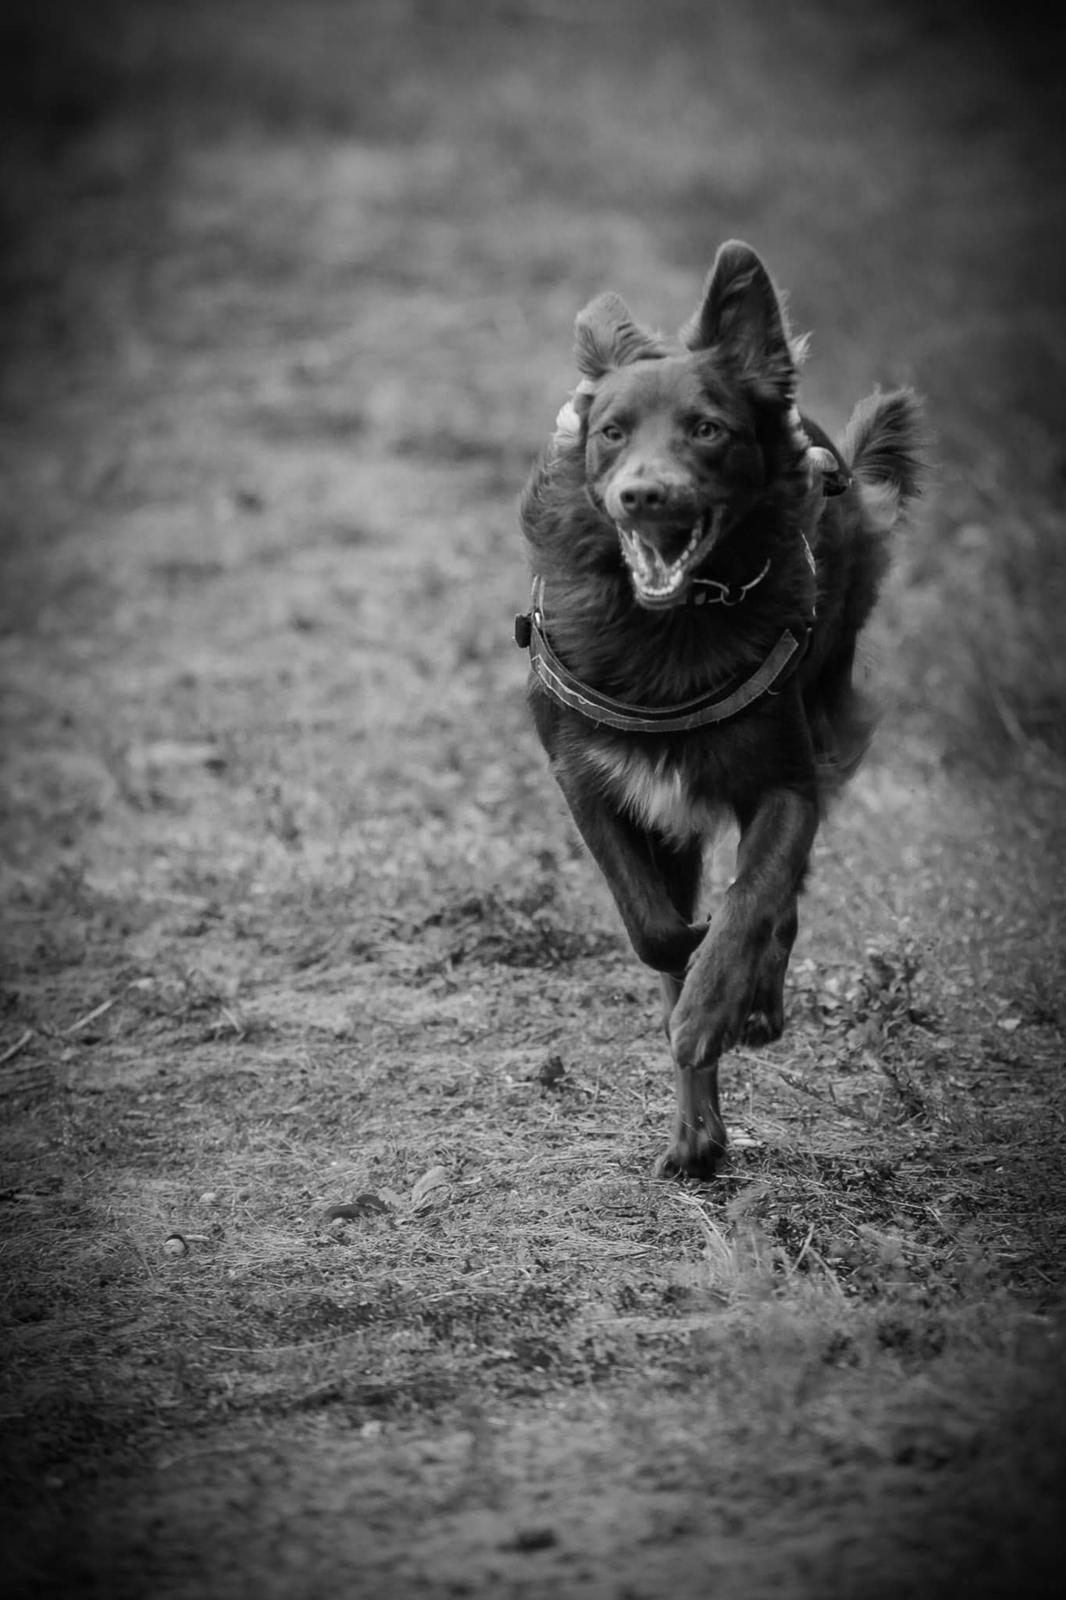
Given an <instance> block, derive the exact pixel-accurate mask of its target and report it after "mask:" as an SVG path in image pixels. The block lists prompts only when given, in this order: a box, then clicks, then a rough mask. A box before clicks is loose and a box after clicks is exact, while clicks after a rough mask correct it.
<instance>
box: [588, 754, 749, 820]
mask: <svg viewBox="0 0 1066 1600" xmlns="http://www.w3.org/2000/svg"><path fill="white" fill-rule="evenodd" d="M586 756H587V759H588V760H589V761H590V762H591V764H592V765H593V766H594V767H595V769H596V771H597V773H598V774H599V775H600V777H601V778H602V779H603V781H604V784H605V787H606V789H607V792H608V793H609V794H610V796H611V798H612V799H613V800H614V801H615V803H616V804H617V805H620V806H621V807H622V809H623V810H625V811H627V812H628V813H629V815H630V816H631V817H632V818H633V819H634V821H636V822H639V823H640V824H641V825H642V826H643V827H645V828H654V829H655V830H656V831H657V832H659V833H661V834H664V835H665V836H666V837H667V838H668V839H672V840H675V841H677V842H678V843H682V842H687V841H689V840H691V839H703V840H705V841H710V840H713V838H714V837H715V835H716V834H717V833H718V832H719V831H720V829H721V828H722V826H723V824H724V823H725V822H726V821H727V820H728V812H727V810H726V808H725V807H723V806H721V805H719V804H714V803H711V802H709V801H707V800H706V799H704V798H703V797H702V796H700V795H699V794H697V793H696V792H695V791H694V790H693V788H692V785H691V782H690V781H689V779H688V778H687V777H686V775H685V773H684V771H683V770H682V769H681V768H680V767H678V766H677V765H676V764H675V763H673V762H667V761H664V760H661V759H660V760H653V759H652V758H651V757H649V756H648V755H646V754H645V753H644V752H643V751H642V750H640V749H639V748H638V749H634V748H621V747H617V746H615V747H612V746H610V745H601V746H599V747H597V748H595V749H592V750H588V751H587V752H586Z"/></svg>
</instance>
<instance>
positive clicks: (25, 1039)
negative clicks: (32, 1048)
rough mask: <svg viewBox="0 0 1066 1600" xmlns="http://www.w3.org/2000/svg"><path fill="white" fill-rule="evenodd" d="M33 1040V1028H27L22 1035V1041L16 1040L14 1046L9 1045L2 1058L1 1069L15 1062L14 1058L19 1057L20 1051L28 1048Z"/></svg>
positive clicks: (0, 1057) (0, 1059)
mask: <svg viewBox="0 0 1066 1600" xmlns="http://www.w3.org/2000/svg"><path fill="white" fill-rule="evenodd" d="M32 1038H33V1029H32V1028H27V1029H26V1032H25V1033H24V1034H23V1035H22V1038H21V1039H16V1040H15V1042H14V1044H11V1045H8V1047H7V1049H6V1050H5V1051H4V1053H3V1055H2V1056H0V1067H3V1066H6V1064H7V1063H8V1062H9V1061H13V1060H14V1058H15V1057H16V1056H17V1055H18V1053H19V1051H20V1050H25V1048H26V1046H27V1045H28V1044H29V1042H30V1040H31V1039H32Z"/></svg>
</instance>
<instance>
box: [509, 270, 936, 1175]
mask: <svg viewBox="0 0 1066 1600" xmlns="http://www.w3.org/2000/svg"><path fill="white" fill-rule="evenodd" d="M803 354H804V350H803V342H802V341H797V340H794V339H793V338H792V337H791V336H790V333H789V329H788V324H787V321H786V317H785V312H784V309H783V305H782V302H781V300H780V298H779V296H778V294H777V292H776V291H775V289H774V286H773V283H772V282H771V279H770V277H769V275H768V273H767V271H766V268H765V267H764V266H763V264H762V262H761V261H760V259H759V257H758V256H757V255H756V254H755V252H754V251H753V250H752V249H750V248H749V247H748V246H747V245H744V244H741V243H739V242H736V241H732V242H730V243H728V244H725V245H723V246H722V248H721V249H720V250H719V252H718V255H717V257H716V260H715V263H714V267H713V268H712V271H711V273H710V276H709V278H708V280H707V284H706V287H705V290H704V294H703V299H702V302H701V303H700V305H699V308H698V309H697V311H696V313H695V315H694V316H693V317H692V318H691V320H690V321H689V322H688V323H686V325H685V326H684V327H683V328H682V330H681V332H680V335H679V340H678V341H677V342H672V341H668V340H666V339H664V338H663V337H662V336H660V335H658V334H656V333H653V332H651V331H650V330H649V329H646V328H644V327H641V326H640V325H639V324H637V323H636V322H635V321H634V320H633V318H632V316H631V315H630V312H629V311H628V309H627V307H626V306H625V304H624V303H623V301H622V300H620V299H619V298H618V296H617V295H613V294H603V295H600V296H599V297H598V298H597V299H595V300H593V301H592V303H591V304H590V305H589V306H587V307H586V309H585V310H584V311H582V312H581V314H580V315H579V317H578V319H577V325H576V355H577V366H578V370H579V373H580V382H579V384H578V387H577V389H576V391H575V393H574V395H573V397H572V399H571V400H570V401H568V403H567V404H566V405H565V406H564V407H563V409H562V411H561V412H560V413H559V417H558V419H557V422H556V430H555V433H554V436H553V438H552V440H551V442H550V444H549V446H548V449H547V450H546V452H545V453H544V455H543V456H542V457H541V459H540V461H539V462H538V464H537V466H536V467H535V469H534V471H533V474H532V477H531V478H530V481H529V483H528V485H527V487H526V490H525V492H524V495H523V497H522V502H521V522H522V529H523V532H524V535H525V538H526V542H527V545H528V549H529V553H530V559H531V565H532V569H533V604H532V609H531V611H530V612H529V613H528V614H527V615H525V616H521V617H519V618H518V619H517V623H516V637H517V639H518V642H519V643H520V644H521V645H523V646H525V647H527V648H528V649H529V651H530V658H531V668H532V670H531V674H530V703H531V709H532V714H533V719H534V723H535V726H536V729H537V733H538V734H539V737H540V739H541V742H542V743H543V745H544V748H545V750H546V752H547V754H548V758H549V761H550V763H551V769H552V771H553V773H554V775H555V778H556V780H557V782H558V784H559V787H560V788H561V790H562V792H563V795H564V796H565V798H566V801H567V804H568V805H569V808H570V811H571V813H572V815H573V818H574V821H575V823H576V825H577V827H578V830H579V831H580V833H581V835H582V837H583V839H584V841H585V843H586V845H587V846H588V848H589V850H590V852H591V853H592V856H593V858H594V860H595V861H596V862H597V864H598V865H599V867H600V870H601V871H602V872H603V875H604V877H605V878H606V880H607V883H608V885H609V887H610V889H611V892H612V894H613V896H614V899H615V902H616V903H617V906H618V910H619V912H620V913H621V916H622V921H623V923H624V924H625V927H626V930H627V932H628V935H629V938H630V940H631V942H632V945H633V948H634V950H635V952H636V954H637V956H638V957H639V959H640V960H641V961H643V962H645V963H646V964H647V965H648V966H650V967H652V968H654V969H655V970H656V971H657V972H659V973H660V975H661V983H662V991H663V1001H664V1016H665V1024H666V1031H667V1036H668V1038H669V1041H670V1048H671V1052H672V1054H673V1059H674V1071H675V1084H676V1090H677V1110H676V1115H675V1118H674V1124H673V1132H672V1138H671V1142H670V1145H669V1147H668V1149H667V1150H666V1152H665V1154H664V1155H663V1156H662V1158H661V1160H660V1162H659V1164H658V1169H657V1170H658V1171H659V1172H660V1173H661V1174H664V1175H681V1174H687V1175H689V1176H692V1177H695V1178H708V1177H711V1176H712V1175H713V1173H714V1171H715V1168H716V1167H717V1165H718V1163H719V1161H720V1159H721V1157H722V1154H723V1152H724V1150H725V1147H726V1131H725V1127H724V1125H723V1122H722V1117H721V1112H720V1109H719V1098H718V1062H719V1059H720V1057H721V1055H722V1053H723V1051H725V1050H727V1049H728V1048H729V1047H730V1046H731V1045H733V1044H734V1043H736V1042H737V1041H739V1040H743V1041H744V1042H746V1043H749V1044H756V1043H763V1042H766V1041H768V1040H771V1039H776V1038H778V1037H779V1036H780V1035H781V1033H782V1031H783V1028H784V1003H783V992H784V982H785V972H786V968H787V966H788V960H789V955H790V952H791V949H792V944H793V940H794V939H795V936H796V928H797V899H798V895H799V891H800V889H801V887H802V884H803V880H804V876H805V873H806V871H807V863H808V859H809V856H810V851H811V846H812V844H813V842H814V837H815V833H816V831H817V828H818V825H819V820H820V818H821V816H822V814H823V812H824V809H825V804H826V801H827V800H828V798H829V797H830V796H831V794H832V793H833V792H834V791H835V790H836V789H837V788H839V786H840V785H841V783H842V782H843V781H844V780H845V779H846V778H847V777H848V776H850V774H851V773H852V772H853V771H854V769H855V767H856V766H857V764H858V762H859V760H860V759H861V757H862V754H863V752H864V750H865V748H866V744H867V742H868V739H869V736H870V733H871V730H872V722H873V719H872V716H871V713H870V709H869V707H868V706H867V704H866V703H865V702H864V700H863V697H862V696H861V694H860V693H859V691H858V689H857V688H856V686H855V685H854V684H853V681H852V678H853V666H854V657H855V647H856V639H857V637H858V634H859V630H860V629H861V627H862V625H863V623H864V622H865V621H866V619H867V617H868V616H869V614H870V611H871V609H872V607H873V605H874V602H875V600H876V598H877V593H878V588H879V585H880V582H881V579H882V576H883V574H884V571H885V568H886V565H887V559H888V548H887V546H888V537H887V536H888V534H889V533H890V531H891V529H892V528H893V526H894V525H895V524H896V522H897V521H898V519H899V517H900V516H901V514H902V513H903V512H904V510H905V509H906V507H907V505H908V504H909V502H910V501H911V500H912V499H913V497H914V496H915V495H916V494H917V493H918V492H919V488H920V485H921V478H922V423H921V412H920V407H919V405H918V402H917V400H916V398H915V396H914V395H913V394H912V393H911V392H910V391H909V390H903V389H901V390H897V391H895V392H893V393H889V394H878V395H874V396H872V397H870V398H869V399H867V400H864V401H863V402H862V403H861V404H860V405H859V406H858V407H857V408H856V410H855V413H854V415H853V416H852V418H851V420H850V422H849V423H848V426H847V429H846V431H845V435H844V440H843V444H842V446H841V448H840V450H839V451H838V450H837V449H836V448H835V447H834V446H833V445H832V443H831V442H830V440H829V439H828V437H827V436H826V435H825V433H824V432H823V431H822V430H821V429H820V428H819V427H818V426H817V425H816V424H814V423H813V422H811V421H809V420H807V419H806V418H804V417H802V416H801V415H800V413H799V412H798V410H797V409H796V402H795V391H796V381H797V367H798V364H799V362H800V360H801V359H802V356H803ZM730 817H731V818H733V819H735V822H736V824H737V827H738V829H739V845H738V850H737V866H736V876H735V878H734V880H733V882H732V884H731V885H730V887H729V889H728V890H727V891H726V893H725V895H724V898H723V901H722V905H721V908H720V910H718V911H717V912H716V913H715V916H714V918H713V920H712V921H711V923H710V924H707V923H704V922H700V921H696V920H695V918H696V915H697V904H698V897H699V892H700V880H701V871H702V866H703V860H704V854H705V850H706V847H707V845H708V842H709V841H711V840H712V839H713V836H714V833H715V831H716V829H717V828H718V826H719V824H720V822H721V821H722V820H723V818H730Z"/></svg>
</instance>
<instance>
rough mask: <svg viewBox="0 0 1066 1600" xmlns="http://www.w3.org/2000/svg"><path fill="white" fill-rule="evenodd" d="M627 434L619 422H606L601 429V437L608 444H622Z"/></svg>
mask: <svg viewBox="0 0 1066 1600" xmlns="http://www.w3.org/2000/svg"><path fill="white" fill-rule="evenodd" d="M625 436H626V435H625V429H624V428H620V427H619V426H618V424H617V422H605V423H604V425H603V427H602V428H601V429H600V438H601V439H603V440H604V441H605V443H607V444H621V443H622V440H623V439H624V438H625Z"/></svg>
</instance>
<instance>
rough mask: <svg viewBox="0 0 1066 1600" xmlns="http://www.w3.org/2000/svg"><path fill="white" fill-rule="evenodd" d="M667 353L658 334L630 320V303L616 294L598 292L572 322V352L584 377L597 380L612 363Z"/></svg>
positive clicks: (643, 359) (621, 364)
mask: <svg viewBox="0 0 1066 1600" xmlns="http://www.w3.org/2000/svg"><path fill="white" fill-rule="evenodd" d="M666 353H667V349H666V345H665V344H664V343H663V341H662V340H661V339H660V338H659V337H658V335H657V334H654V333H652V332H650V330H649V329H647V328H642V327H640V326H639V325H638V324H637V323H636V322H634V321H633V317H632V315H631V313H630V310H629V307H628V306H627V305H626V303H625V301H624V300H623V299H622V298H621V297H620V296H619V295H616V294H600V295H597V296H596V298H595V300H591V301H590V302H589V304H588V305H587V306H586V307H585V309H584V311H580V312H578V317H577V321H576V322H575V324H574V354H575V356H576V358H577V368H578V371H579V372H580V373H581V374H582V376H583V377H586V378H592V379H593V380H596V379H598V378H602V377H603V376H604V374H605V373H607V372H612V371H613V370H614V368H615V367H627V366H628V365H629V363H630V362H631V361H646V360H649V359H654V358H656V357H658V356H664V355H666Z"/></svg>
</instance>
